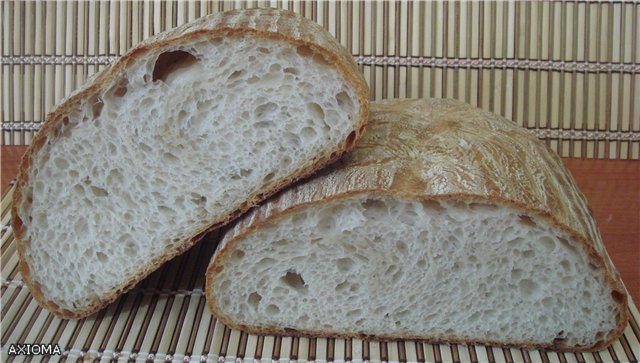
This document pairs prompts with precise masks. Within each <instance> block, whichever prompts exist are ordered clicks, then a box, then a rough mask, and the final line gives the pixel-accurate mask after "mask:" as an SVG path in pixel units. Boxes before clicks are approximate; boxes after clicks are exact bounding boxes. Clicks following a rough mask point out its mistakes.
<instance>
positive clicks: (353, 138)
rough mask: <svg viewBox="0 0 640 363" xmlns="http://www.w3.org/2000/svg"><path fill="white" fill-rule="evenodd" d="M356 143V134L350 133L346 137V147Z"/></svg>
mask: <svg viewBox="0 0 640 363" xmlns="http://www.w3.org/2000/svg"><path fill="white" fill-rule="evenodd" d="M354 141H356V132H355V131H351V132H350V133H349V136H347V147H351V146H353V142H354Z"/></svg>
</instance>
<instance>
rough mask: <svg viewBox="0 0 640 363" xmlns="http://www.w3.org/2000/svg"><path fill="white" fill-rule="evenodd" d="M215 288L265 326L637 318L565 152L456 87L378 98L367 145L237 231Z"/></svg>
mask: <svg viewBox="0 0 640 363" xmlns="http://www.w3.org/2000/svg"><path fill="white" fill-rule="evenodd" d="M207 300H208V304H209V307H210V309H211V311H212V312H213V313H214V314H215V315H216V316H217V317H219V318H220V319H221V320H222V321H223V322H224V323H225V324H227V325H229V326H231V327H234V328H237V329H241V330H245V331H247V332H250V333H255V334H272V333H274V334H295V335H298V334H304V335H314V336H343V337H372V338H377V339H419V340H426V341H430V342H451V343H453V342H455V343H483V344H494V345H504V346H511V345H514V346H520V347H537V348H543V349H554V350H565V351H579V350H595V349H600V348H603V347H605V346H606V345H608V344H609V343H610V342H611V341H612V340H613V339H615V338H617V337H619V336H620V334H621V333H622V330H623V329H624V327H625V325H626V321H627V298H626V292H625V289H624V287H623V285H622V283H621V280H620V278H619V276H618V274H617V272H616V271H615V269H614V267H613V265H612V264H611V261H610V260H609V258H608V256H607V254H606V251H605V249H604V247H603V244H602V241H601V238H600V234H599V231H598V228H597V226H596V224H595V221H594V219H593V217H592V214H591V212H590V210H589V206H588V204H587V201H586V200H585V198H584V196H583V195H582V194H581V193H580V191H579V190H578V188H577V186H576V183H575V182H574V180H573V178H572V176H571V174H570V173H569V172H568V171H567V169H565V168H564V166H563V164H562V162H561V160H560V159H559V158H558V156H557V155H555V154H554V153H553V152H552V151H550V149H549V148H547V147H546V145H545V144H544V143H542V142H540V141H539V140H537V139H536V138H535V137H534V136H532V135H530V134H529V133H527V132H526V131H525V130H524V129H522V128H521V127H519V126H518V125H516V124H515V123H513V122H511V121H509V120H506V119H504V118H502V117H499V116H496V115H494V114H491V113H489V112H485V111H481V110H479V109H476V108H474V107H472V106H470V105H467V104H464V103H461V102H458V101H453V100H391V101H384V102H378V103H373V104H372V106H371V116H370V123H369V125H368V126H367V131H366V132H365V134H364V136H363V138H362V140H361V141H360V142H359V143H358V145H357V146H356V148H355V149H354V150H353V151H352V152H350V153H348V154H347V155H346V156H345V157H344V158H343V159H342V160H341V161H339V162H338V163H336V164H334V165H332V166H330V167H329V168H327V169H326V170H323V171H320V172H319V173H318V174H317V175H316V176H314V177H312V178H310V179H309V180H307V181H305V182H304V183H299V184H298V185H295V186H294V187H292V188H289V189H288V190H286V191H284V192H282V193H280V194H278V195H276V196H274V197H273V198H271V199H269V200H268V201H266V202H265V203H264V204H262V205H261V206H260V207H259V208H256V209H255V210H252V211H251V212H250V213H248V214H247V215H245V216H243V217H242V218H241V219H240V220H239V221H237V223H236V224H235V225H234V226H233V227H232V228H231V229H230V230H229V231H228V232H227V233H226V235H225V236H224V238H223V240H222V242H221V245H220V246H219V247H218V250H217V251H216V254H215V256H214V258H213V259H212V261H211V263H210V265H209V268H208V271H207Z"/></svg>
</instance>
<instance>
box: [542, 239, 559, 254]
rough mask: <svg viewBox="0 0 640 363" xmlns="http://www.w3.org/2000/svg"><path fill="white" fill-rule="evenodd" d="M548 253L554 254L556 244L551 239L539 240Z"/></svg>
mask: <svg viewBox="0 0 640 363" xmlns="http://www.w3.org/2000/svg"><path fill="white" fill-rule="evenodd" d="M538 241H539V242H540V244H541V245H542V247H544V249H545V250H546V252H552V251H553V250H554V249H555V248H556V243H555V242H554V241H553V240H552V239H551V238H549V237H547V236H544V237H542V238H540V239H539V240H538Z"/></svg>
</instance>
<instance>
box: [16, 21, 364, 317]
mask: <svg viewBox="0 0 640 363" xmlns="http://www.w3.org/2000/svg"><path fill="white" fill-rule="evenodd" d="M220 36H253V37H256V38H263V39H272V40H279V41H285V42H288V43H290V44H292V46H302V47H308V48H309V49H310V50H311V51H312V52H313V53H315V54H318V55H319V56H321V57H322V58H324V59H325V60H326V61H327V62H329V63H331V64H333V65H334V66H335V67H336V68H337V69H338V70H339V72H340V73H341V74H342V76H343V77H344V78H345V79H346V80H347V81H348V82H349V83H350V84H351V85H352V86H353V87H354V89H355V90H356V93H357V96H358V98H359V102H360V104H359V105H360V115H359V119H358V120H357V121H356V123H355V125H356V126H355V127H354V129H353V132H352V133H351V134H350V135H349V136H348V137H347V138H346V139H345V140H344V141H343V142H342V143H341V144H340V146H339V148H337V149H336V150H332V151H330V152H328V153H327V154H325V155H319V156H318V157H317V158H315V159H313V160H309V161H308V162H307V164H306V165H304V166H303V167H301V168H300V169H299V170H298V172H297V173H296V174H294V175H291V176H289V177H288V178H286V179H285V180H282V181H279V182H277V181H274V182H273V183H272V184H271V185H268V186H267V187H265V188H264V189H263V190H262V191H261V192H260V193H256V194H255V195H252V196H249V198H248V199H247V201H246V202H245V203H244V204H243V205H242V206H240V207H239V208H238V209H237V210H236V211H235V212H233V213H231V214H230V215H228V216H226V217H225V218H224V219H223V220H218V221H212V222H211V225H210V226H209V227H207V228H205V229H203V230H200V231H195V232H194V233H193V236H194V237H192V238H190V239H188V240H185V241H183V242H182V243H178V244H176V245H178V246H177V247H175V248H174V249H172V250H168V251H166V253H165V254H164V255H162V256H158V257H157V258H155V259H154V260H152V261H149V263H148V264H147V265H146V266H143V267H141V269H140V271H139V273H138V274H136V275H135V276H132V277H131V279H130V280H129V281H126V282H123V283H122V284H121V285H120V286H117V287H115V288H114V289H113V290H112V291H111V292H110V293H108V294H105V295H104V296H102V297H101V298H100V299H99V300H97V301H94V302H91V304H89V305H87V306H86V307H84V308H81V309H77V310H76V311H69V310H66V309H62V308H60V307H59V306H58V305H56V304H55V302H53V301H49V300H47V299H46V298H45V297H44V295H43V293H42V290H41V288H40V286H39V284H38V283H37V281H34V280H33V278H32V277H31V274H30V267H29V261H27V259H26V256H25V249H26V248H27V247H28V245H29V241H27V240H25V238H24V237H25V231H24V226H23V223H22V221H21V220H20V217H19V216H20V209H19V207H20V205H21V201H22V200H23V194H24V192H25V191H26V190H25V188H27V187H28V182H29V180H28V177H29V169H30V167H31V164H32V160H33V158H34V156H35V155H36V154H37V153H38V152H39V151H40V149H41V148H42V147H43V145H44V144H45V143H47V142H55V139H56V137H57V135H58V133H59V130H60V127H61V125H62V124H63V123H64V122H65V117H66V115H67V113H69V112H70V111H71V110H73V108H74V107H76V106H77V105H79V104H81V103H82V102H84V101H86V100H90V99H92V98H93V97H95V96H96V95H97V94H98V93H99V92H100V91H102V90H105V89H109V88H111V87H113V86H114V85H115V84H116V83H117V82H118V80H119V79H120V77H119V75H121V74H122V73H123V72H124V70H125V69H127V68H128V67H129V66H130V65H132V64H133V63H134V62H135V61H136V60H137V59H140V58H141V57H145V56H146V55H149V54H150V53H154V52H161V51H164V50H171V49H172V48H175V47H176V46H179V45H181V44H184V43H186V42H190V41H196V40H198V39H205V38H213V37H220ZM368 109H369V103H368V88H367V86H366V82H365V80H364V78H363V77H362V75H361V74H360V72H359V70H358V68H357V65H356V63H355V62H354V61H353V58H352V57H351V55H350V54H349V52H348V51H347V50H346V49H345V48H344V47H343V46H341V45H340V44H339V43H338V42H337V41H336V40H335V39H334V38H333V37H332V36H331V34H330V33H328V32H327V31H325V30H324V29H322V27H320V26H319V25H318V24H316V23H314V22H312V21H310V20H308V19H305V18H302V17H300V16H299V15H297V14H295V13H293V12H290V11H286V10H279V9H249V10H233V11H228V12H225V13H219V14H213V15H210V16H206V17H203V18H200V19H197V20H195V21H193V22H191V23H188V24H184V25H182V26H180V27H177V28H175V29H172V30H169V31H167V32H164V33H160V34H158V35H156V36H153V37H151V38H149V39H147V40H145V41H143V42H141V43H140V44H138V45H137V46H136V47H135V48H133V49H132V50H130V51H129V52H128V53H126V54H125V55H123V56H122V57H121V58H120V59H119V60H118V61H117V62H115V63H114V64H113V65H111V66H110V67H107V68H105V69H103V70H102V71H101V72H99V73H97V74H95V75H94V76H92V77H91V78H90V79H89V80H87V82H86V83H85V84H84V85H82V86H81V87H80V88H78V89H77V90H75V91H74V92H73V93H72V94H71V95H70V96H69V97H68V98H66V99H65V100H63V101H61V102H60V103H58V104H57V105H56V106H55V107H54V109H53V110H52V111H51V112H50V113H49V114H48V115H47V119H46V121H45V123H44V124H43V125H42V128H41V129H40V131H39V132H38V133H37V134H36V135H35V137H34V138H33V140H32V141H31V145H30V146H29V148H28V149H27V152H26V153H25V155H24V157H23V158H22V162H21V164H20V168H19V171H18V176H17V181H16V189H15V192H14V195H13V205H12V210H11V211H12V220H11V224H12V227H13V229H14V234H15V237H16V240H17V247H18V253H19V256H20V271H21V273H22V276H23V279H24V281H25V283H26V285H27V286H28V287H29V289H30V291H31V292H32V294H33V297H34V298H35V300H36V301H37V302H38V303H39V304H40V305H41V306H43V307H45V308H47V309H48V310H50V311H52V312H53V313H54V314H55V315H57V316H59V317H61V318H68V319H78V318H82V317H86V316H88V315H90V314H92V313H94V312H96V311H97V310H99V309H101V308H102V307H104V306H106V305H107V304H109V303H110V302H112V301H113V300H115V299H116V298H117V297H118V296H119V295H121V294H122V293H124V292H125V291H127V290H129V289H131V288H132V287H133V286H134V285H135V284H136V283H137V282H139V281H140V280H142V279H143V278H144V277H145V276H147V275H149V274H150V273H151V272H153V271H154V270H155V269H157V268H158V267H159V266H160V265H161V264H162V263H164V262H165V261H168V260H169V259H171V258H173V257H174V256H176V255H179V254H181V253H183V252H184V251H186V250H187V249H189V248H190V247H191V246H192V245H193V244H195V242H196V241H197V240H198V239H199V237H200V236H202V234H204V233H205V232H206V231H210V230H213V229H215V228H217V227H219V226H221V225H224V224H226V223H228V222H229V221H231V220H232V219H234V218H236V217H237V216H238V215H240V214H242V213H243V212H245V211H247V210H248V209H249V208H251V207H253V206H255V205H256V204H257V203H258V202H260V201H262V200H264V199H265V198H267V197H269V196H270V195H272V194H274V193H276V192H277V191H279V190H281V189H282V188H284V187H286V186H287V185H289V184H291V183H293V182H295V181H296V180H298V179H300V178H304V177H305V176H308V175H310V174H312V173H313V172H314V171H315V170H318V169H320V168H322V167H324V166H326V165H327V164H329V163H331V162H333V161H335V160H337V159H338V158H340V157H341V156H342V155H343V154H344V153H345V152H346V151H347V150H349V149H351V148H353V146H354V145H355V143H356V141H357V140H358V139H359V138H360V136H361V135H362V132H363V131H364V126H365V124H366V122H367V119H368ZM27 192H28V191H27ZM27 198H30V196H27Z"/></svg>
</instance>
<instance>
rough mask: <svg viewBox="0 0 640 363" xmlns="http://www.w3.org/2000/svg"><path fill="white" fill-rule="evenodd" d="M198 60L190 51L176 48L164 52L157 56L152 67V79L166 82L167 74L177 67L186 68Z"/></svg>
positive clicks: (177, 68)
mask: <svg viewBox="0 0 640 363" xmlns="http://www.w3.org/2000/svg"><path fill="white" fill-rule="evenodd" d="M197 62H198V59H197V58H196V57H195V56H194V55H193V54H191V53H188V52H184V51H181V50H176V51H172V52H164V53H162V54H160V56H158V59H157V60H156V64H155V65H154V67H153V77H152V79H153V81H154V82H155V81H158V80H159V81H163V82H166V81H167V79H168V78H169V76H170V75H171V74H172V73H174V72H175V71H177V70H179V69H185V68H188V67H190V66H192V65H194V64H196V63H197Z"/></svg>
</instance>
